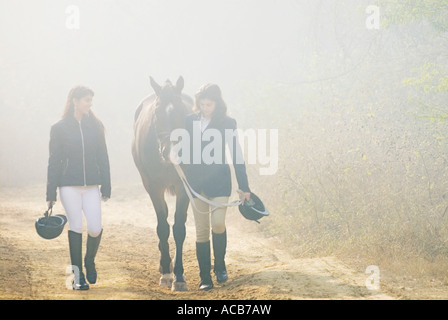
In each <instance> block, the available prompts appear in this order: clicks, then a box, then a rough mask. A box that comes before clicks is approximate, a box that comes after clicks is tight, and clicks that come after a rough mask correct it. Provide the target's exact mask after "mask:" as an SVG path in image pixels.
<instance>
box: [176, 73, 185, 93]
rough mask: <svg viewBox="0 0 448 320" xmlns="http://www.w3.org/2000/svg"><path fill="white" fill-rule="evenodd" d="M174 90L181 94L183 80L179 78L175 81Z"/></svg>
mask: <svg viewBox="0 0 448 320" xmlns="http://www.w3.org/2000/svg"><path fill="white" fill-rule="evenodd" d="M176 89H177V90H178V91H179V92H182V90H183V89H184V78H183V77H182V76H180V77H179V79H177V82H176Z"/></svg>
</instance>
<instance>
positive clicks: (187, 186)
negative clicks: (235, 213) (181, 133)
mask: <svg viewBox="0 0 448 320" xmlns="http://www.w3.org/2000/svg"><path fill="white" fill-rule="evenodd" d="M173 166H174V168H175V169H176V171H177V174H178V175H179V178H180V180H181V181H182V183H183V185H184V188H185V192H186V193H187V196H188V198H189V199H190V202H191V205H192V206H193V207H194V208H195V209H196V211H197V212H199V213H201V214H209V213H212V212H213V211H215V210H216V209H218V208H223V207H237V206H239V205H240V204H241V203H242V201H241V200H235V201H233V202H229V203H218V202H215V201H212V200H210V199H207V198H206V197H204V196H203V195H201V194H199V193H197V192H196V191H194V189H193V188H192V187H191V186H190V184H189V183H188V180H187V177H186V176H185V173H184V172H183V170H182V168H181V167H180V166H179V165H178V164H174V163H173ZM237 192H238V193H241V192H242V191H241V190H238V191H237ZM193 195H194V196H196V198H198V199H199V200H202V201H204V202H205V203H208V204H209V205H210V206H211V209H210V210H209V211H201V210H199V209H198V208H197V207H196V204H195V202H194V197H193Z"/></svg>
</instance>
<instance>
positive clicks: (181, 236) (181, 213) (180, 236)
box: [172, 189, 189, 291]
mask: <svg viewBox="0 0 448 320" xmlns="http://www.w3.org/2000/svg"><path fill="white" fill-rule="evenodd" d="M188 203H189V202H188V198H187V196H186V194H185V192H184V191H183V189H182V190H181V191H180V192H177V198H176V212H175V214H174V225H173V235H174V241H175V243H176V255H175V258H174V270H173V271H174V277H175V279H174V282H173V287H172V290H174V291H186V290H187V284H186V282H185V279H184V266H183V255H182V252H183V245H184V241H185V236H186V228H185V223H186V221H187V210H188Z"/></svg>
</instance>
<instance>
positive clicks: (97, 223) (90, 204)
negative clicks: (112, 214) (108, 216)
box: [59, 186, 102, 237]
mask: <svg viewBox="0 0 448 320" xmlns="http://www.w3.org/2000/svg"><path fill="white" fill-rule="evenodd" d="M59 194H60V198H61V202H62V206H63V207H64V209H65V213H66V215H67V220H68V225H69V228H70V230H71V231H73V232H76V233H82V231H83V221H82V213H83V212H84V216H85V218H86V223H87V233H88V234H89V235H90V236H91V237H97V236H99V235H100V233H101V230H102V222H101V194H100V191H99V188H98V186H86V187H71V186H67V187H60V188H59Z"/></svg>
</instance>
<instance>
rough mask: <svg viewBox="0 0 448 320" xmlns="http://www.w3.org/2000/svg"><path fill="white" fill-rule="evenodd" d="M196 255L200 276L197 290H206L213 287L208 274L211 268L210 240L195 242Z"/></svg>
mask: <svg viewBox="0 0 448 320" xmlns="http://www.w3.org/2000/svg"><path fill="white" fill-rule="evenodd" d="M196 257H197V258H198V263H199V276H200V277H201V283H200V284H199V290H204V291H208V290H210V289H212V288H213V281H212V277H211V275H210V271H211V269H212V263H211V256H210V241H207V242H196Z"/></svg>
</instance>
